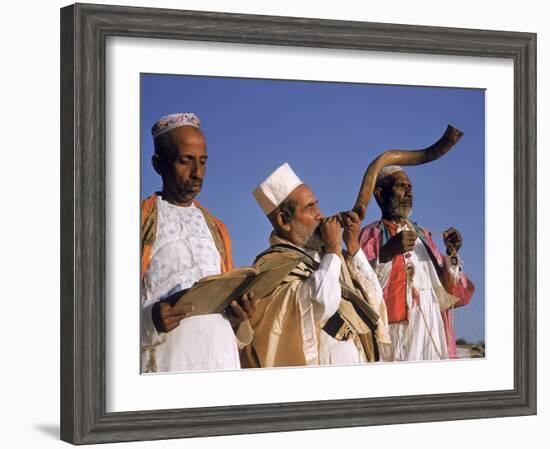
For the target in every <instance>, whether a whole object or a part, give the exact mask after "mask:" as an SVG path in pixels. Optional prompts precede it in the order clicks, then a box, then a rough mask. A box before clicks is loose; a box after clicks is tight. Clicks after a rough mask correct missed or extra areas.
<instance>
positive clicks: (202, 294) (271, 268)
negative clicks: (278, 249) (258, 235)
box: [178, 258, 298, 316]
mask: <svg viewBox="0 0 550 449" xmlns="http://www.w3.org/2000/svg"><path fill="white" fill-rule="evenodd" d="M297 264H298V259H294V258H292V259H291V260H288V259H287V260H285V261H284V262H283V263H281V262H279V263H277V262H275V261H272V262H271V263H267V264H263V265H262V269H261V271H260V270H258V269H257V268H255V267H243V268H237V269H235V270H233V271H231V272H229V273H224V274H216V275H213V276H207V277H205V278H203V279H201V280H200V281H198V282H196V283H195V284H194V285H193V286H192V287H191V288H189V289H188V290H185V291H184V292H183V293H182V295H181V296H180V298H179V299H178V302H179V301H182V303H184V304H193V312H191V313H190V314H189V316H192V315H206V314H209V313H221V312H223V311H224V310H225V308H226V307H227V306H228V305H229V304H230V303H231V301H233V300H234V299H239V298H240V297H241V296H242V295H244V294H246V293H249V292H253V293H254V296H255V297H256V298H262V297H264V296H266V295H268V294H269V293H271V292H272V291H273V290H275V288H276V287H277V286H278V285H279V284H280V283H281V282H282V281H283V279H284V278H285V277H286V276H287V275H288V274H289V273H290V272H291V271H292V270H293V269H294V268H295V267H296V265H297Z"/></svg>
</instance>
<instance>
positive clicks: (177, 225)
mask: <svg viewBox="0 0 550 449" xmlns="http://www.w3.org/2000/svg"><path fill="white" fill-rule="evenodd" d="M157 209H158V220H157V232H156V240H155V243H154V245H153V251H152V257H151V263H150V265H149V268H148V270H147V272H146V273H145V276H144V279H143V283H142V289H141V295H142V298H141V302H142V316H141V370H142V372H166V371H189V370H213V369H235V368H240V362H239V352H238V346H237V343H238V341H237V339H236V337H235V333H234V332H233V329H232V328H231V325H230V324H229V321H228V320H227V318H226V317H224V316H222V315H221V314H211V315H201V316H192V317H188V318H184V319H183V320H182V321H181V322H180V325H179V326H178V327H177V328H175V329H174V330H172V331H170V332H168V333H158V332H157V330H156V328H155V327H154V325H153V320H152V315H151V308H152V306H153V305H154V304H155V303H156V302H157V301H158V300H160V299H163V298H166V297H168V296H170V295H171V294H173V293H175V292H177V291H179V290H183V289H186V288H189V287H191V286H192V285H193V284H194V283H195V282H196V281H198V280H199V279H201V278H203V277H205V276H209V275H213V274H219V273H220V262H221V261H220V255H219V253H218V251H217V249H216V245H215V244H214V241H213V239H212V235H211V233H210V230H209V229H208V226H207V224H206V221H205V219H204V216H203V214H202V212H201V211H200V210H199V209H198V208H197V207H195V206H194V205H191V206H189V207H180V206H175V205H172V204H170V203H168V202H166V201H164V200H163V199H161V198H160V197H159V198H158V200H157ZM241 327H243V326H241ZM245 333H246V331H245ZM249 337H250V335H246V336H244V337H243V338H244V339H245V340H247V339H249ZM246 343H248V342H246Z"/></svg>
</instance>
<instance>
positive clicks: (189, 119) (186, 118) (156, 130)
mask: <svg viewBox="0 0 550 449" xmlns="http://www.w3.org/2000/svg"><path fill="white" fill-rule="evenodd" d="M180 126H193V127H194V128H197V129H200V127H201V121H200V120H199V118H198V117H197V116H196V115H195V114H193V113H192V112H179V113H177V114H169V115H165V116H164V117H162V118H161V119H160V120H159V121H158V122H157V123H155V124H154V125H153V128H151V134H152V135H153V139H156V138H157V137H158V136H160V135H161V134H164V133H167V132H168V131H171V130H173V129H174V128H178V127H180Z"/></svg>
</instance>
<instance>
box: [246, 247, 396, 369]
mask: <svg viewBox="0 0 550 449" xmlns="http://www.w3.org/2000/svg"><path fill="white" fill-rule="evenodd" d="M271 243H272V246H271V247H270V248H269V249H268V250H266V251H264V252H263V253H261V254H260V255H259V256H258V257H257V259H256V261H255V266H256V267H257V268H258V269H260V270H261V267H262V264H264V263H267V262H268V261H269V262H271V261H273V259H276V260H279V259H280V261H281V263H284V262H286V261H290V260H294V261H295V262H296V266H295V268H294V269H293V270H292V271H291V272H290V273H289V274H288V275H287V276H286V277H285V278H284V279H282V280H281V283H280V284H279V285H278V286H277V287H276V288H275V290H273V292H272V293H270V294H268V295H267V296H265V297H263V298H257V299H256V311H255V313H254V315H253V316H252V318H251V319H250V324H251V326H252V328H253V329H254V338H253V340H252V343H251V344H250V345H249V346H247V347H246V348H245V351H244V354H243V356H244V357H243V359H242V360H241V362H242V365H243V367H248V368H260V367H262V368H263V367H275V366H304V365H318V364H319V346H318V342H319V334H320V332H321V329H323V330H324V331H325V332H326V333H327V334H329V335H330V336H332V337H333V338H335V339H337V340H347V339H350V338H351V339H353V341H354V343H355V346H356V347H357V348H358V350H359V351H360V352H363V354H364V356H365V360H367V361H369V362H373V361H376V360H378V359H379V354H378V345H377V339H378V338H380V339H381V340H380V343H386V344H387V343H389V336H388V335H387V328H386V324H387V318H386V313H385V305H384V303H383V301H382V308H383V310H382V311H381V313H380V315H379V314H378V313H377V312H379V311H377V310H375V305H372V304H369V303H371V301H369V298H366V297H365V295H367V294H368V293H367V292H368V291H369V290H370V287H369V286H365V283H366V280H365V279H364V277H362V276H357V271H358V270H357V269H356V268H355V267H354V266H353V262H352V261H351V259H350V258H349V257H344V260H343V263H342V271H341V274H340V284H341V287H342V299H341V301H340V307H339V309H338V311H337V312H336V313H335V314H334V315H333V316H332V317H331V318H329V319H328V320H327V321H326V322H320V323H315V335H311V336H304V335H303V329H302V313H303V311H302V310H301V306H300V301H299V298H298V290H299V287H300V284H301V283H302V282H304V281H305V280H307V279H308V278H309V276H311V274H312V273H313V272H314V271H315V270H317V269H318V267H319V264H318V262H316V261H314V260H313V259H312V258H311V257H310V256H308V255H307V254H306V253H305V252H304V251H303V250H302V249H301V248H298V247H296V246H295V245H293V244H291V243H290V242H288V241H286V240H283V239H280V238H278V237H275V239H273V238H272V241H271ZM274 243H275V244H274ZM350 268H351V269H350ZM361 277H362V279H361ZM352 295H354V298H353V299H354V300H355V301H363V304H364V305H365V304H366V309H368V310H370V311H371V312H374V315H370V317H371V319H368V318H367V317H365V315H364V314H362V315H361V316H360V314H359V313H358V311H357V310H356V308H355V306H354V305H353V303H352V301H349V300H348V299H346V298H350V299H351V298H352ZM373 306H374V307H373ZM304 338H306V340H308V341H309V342H310V343H311V342H312V341H313V342H314V343H315V345H316V348H317V350H316V351H315V350H314V351H313V353H312V351H310V350H308V349H307V348H306V347H305V344H304ZM308 346H310V345H308ZM314 347H315V346H314Z"/></svg>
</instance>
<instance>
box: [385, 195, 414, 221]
mask: <svg viewBox="0 0 550 449" xmlns="http://www.w3.org/2000/svg"><path fill="white" fill-rule="evenodd" d="M388 212H389V213H390V214H391V215H392V216H393V217H397V218H409V217H410V216H411V213H412V205H411V206H403V205H402V204H399V200H398V199H397V198H395V197H394V198H391V199H390V201H389V204H388Z"/></svg>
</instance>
